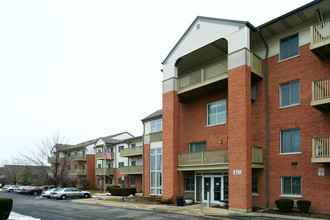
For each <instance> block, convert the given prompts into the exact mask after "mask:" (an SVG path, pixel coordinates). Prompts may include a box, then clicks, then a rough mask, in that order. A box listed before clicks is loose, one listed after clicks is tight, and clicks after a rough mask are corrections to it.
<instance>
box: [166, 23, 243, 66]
mask: <svg viewBox="0 0 330 220" xmlns="http://www.w3.org/2000/svg"><path fill="white" fill-rule="evenodd" d="M244 27H245V24H244V22H235V21H228V20H221V19H212V18H203V17H198V18H197V19H196V20H195V21H194V22H193V23H192V25H191V26H190V27H189V29H188V30H187V32H186V33H185V34H184V35H183V37H182V38H181V39H180V41H179V42H178V43H177V45H176V46H175V47H174V48H173V50H172V51H171V53H170V54H169V56H168V57H167V58H166V59H165V62H164V64H166V63H170V62H173V61H175V60H177V59H178V58H180V57H182V56H184V55H186V54H188V53H191V52H193V51H195V50H197V49H199V48H201V47H204V46H206V45H208V44H210V43H212V42H214V41H216V40H219V39H221V38H225V39H227V41H229V35H230V34H232V33H234V32H237V31H238V30H240V29H242V28H244ZM228 49H230V48H228Z"/></svg>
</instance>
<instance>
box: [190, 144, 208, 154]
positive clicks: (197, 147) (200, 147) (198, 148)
mask: <svg viewBox="0 0 330 220" xmlns="http://www.w3.org/2000/svg"><path fill="white" fill-rule="evenodd" d="M201 151H206V142H196V143H191V144H189V152H201Z"/></svg>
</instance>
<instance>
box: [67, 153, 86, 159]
mask: <svg viewBox="0 0 330 220" xmlns="http://www.w3.org/2000/svg"><path fill="white" fill-rule="evenodd" d="M68 159H69V161H86V154H72V155H70V156H69V158H68Z"/></svg>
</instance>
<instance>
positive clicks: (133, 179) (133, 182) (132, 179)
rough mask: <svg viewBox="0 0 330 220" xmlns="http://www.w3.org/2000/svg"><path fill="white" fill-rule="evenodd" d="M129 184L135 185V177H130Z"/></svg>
mask: <svg viewBox="0 0 330 220" xmlns="http://www.w3.org/2000/svg"><path fill="white" fill-rule="evenodd" d="M131 186H135V178H134V177H131Z"/></svg>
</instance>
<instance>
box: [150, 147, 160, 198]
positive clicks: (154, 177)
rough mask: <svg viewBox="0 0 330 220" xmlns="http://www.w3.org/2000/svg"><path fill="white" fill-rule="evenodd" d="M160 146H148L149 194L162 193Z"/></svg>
mask: <svg viewBox="0 0 330 220" xmlns="http://www.w3.org/2000/svg"><path fill="white" fill-rule="evenodd" d="M162 166H163V165H162V148H161V147H157V148H150V194H151V195H162V193H163V191H162V190H163V187H162V181H163V180H162Z"/></svg>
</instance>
